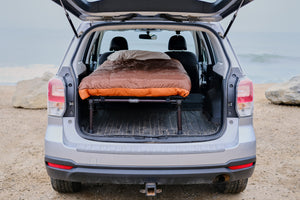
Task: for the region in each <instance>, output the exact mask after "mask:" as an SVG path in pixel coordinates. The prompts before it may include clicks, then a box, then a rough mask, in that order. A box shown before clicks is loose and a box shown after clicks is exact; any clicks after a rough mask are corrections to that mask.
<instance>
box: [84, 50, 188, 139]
mask: <svg viewBox="0 0 300 200" xmlns="http://www.w3.org/2000/svg"><path fill="white" fill-rule="evenodd" d="M133 52H134V53H133V56H132V52H131V51H120V52H115V53H113V54H112V55H110V56H109V57H108V60H107V61H105V62H104V63H103V64H102V65H100V66H99V67H98V68H97V69H96V70H95V71H94V72H93V73H91V74H90V75H88V76H86V77H85V78H83V79H82V81H81V83H80V85H79V88H78V89H79V96H80V98H81V99H82V100H85V99H86V100H88V102H89V113H90V114H89V118H90V119H89V132H90V133H93V112H94V104H95V103H103V102H128V103H144V102H150V103H172V104H177V128H178V134H182V122H181V121H182V117H181V104H182V101H183V100H184V98H185V97H187V96H188V95H189V93H190V90H191V81H190V78H189V76H188V75H187V73H186V71H185V70H184V68H183V66H182V65H181V63H180V62H179V61H178V60H176V59H171V58H168V57H165V56H167V55H164V54H163V53H159V52H145V51H138V52H137V51H133ZM128 53H130V55H128ZM155 53H159V56H157V54H155ZM115 54H116V55H115ZM149 54H150V55H149ZM162 54H163V56H164V57H163V58H161V55H162ZM141 57H142V58H143V59H141Z"/></svg>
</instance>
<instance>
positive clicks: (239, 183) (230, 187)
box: [215, 178, 248, 194]
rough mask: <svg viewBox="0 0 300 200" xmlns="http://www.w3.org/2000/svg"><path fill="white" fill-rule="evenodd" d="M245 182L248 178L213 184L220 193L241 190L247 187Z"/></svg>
mask: <svg viewBox="0 0 300 200" xmlns="http://www.w3.org/2000/svg"><path fill="white" fill-rule="evenodd" d="M247 183H248V178H246V179H241V180H236V181H231V182H225V183H217V184H215V187H216V189H217V190H218V191H219V192H221V193H224V194H228V193H231V194H236V193H240V192H243V191H244V190H245V189H246V187H247Z"/></svg>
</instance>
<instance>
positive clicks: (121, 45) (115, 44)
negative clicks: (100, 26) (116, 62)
mask: <svg viewBox="0 0 300 200" xmlns="http://www.w3.org/2000/svg"><path fill="white" fill-rule="evenodd" d="M109 50H110V51H119V50H128V44H127V40H126V39H125V38H123V37H114V38H113V39H112V40H111V42H110V49H109Z"/></svg>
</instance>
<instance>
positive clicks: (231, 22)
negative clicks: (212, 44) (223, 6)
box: [220, 0, 245, 39]
mask: <svg viewBox="0 0 300 200" xmlns="http://www.w3.org/2000/svg"><path fill="white" fill-rule="evenodd" d="M244 1H245V0H242V1H241V3H240V5H239V8H238V9H237V10H236V12H235V13H234V15H233V16H232V19H231V21H230V23H229V25H228V27H227V28H226V31H225V33H224V35H221V34H220V36H221V38H223V39H224V38H226V36H227V34H228V32H229V30H230V28H231V26H232V24H233V22H234V21H235V19H236V16H237V14H238V12H239V10H240V8H241V7H242V5H243V4H244Z"/></svg>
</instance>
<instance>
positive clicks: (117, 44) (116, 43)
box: [99, 36, 128, 65]
mask: <svg viewBox="0 0 300 200" xmlns="http://www.w3.org/2000/svg"><path fill="white" fill-rule="evenodd" d="M109 50H110V51H109V52H105V53H103V54H101V55H100V58H99V65H101V64H102V63H104V61H106V60H107V57H108V56H109V55H110V54H112V53H113V52H115V51H120V50H128V43H127V40H126V39H125V38H124V37H120V36H118V37H114V38H113V39H112V40H111V42H110V48H109Z"/></svg>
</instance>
